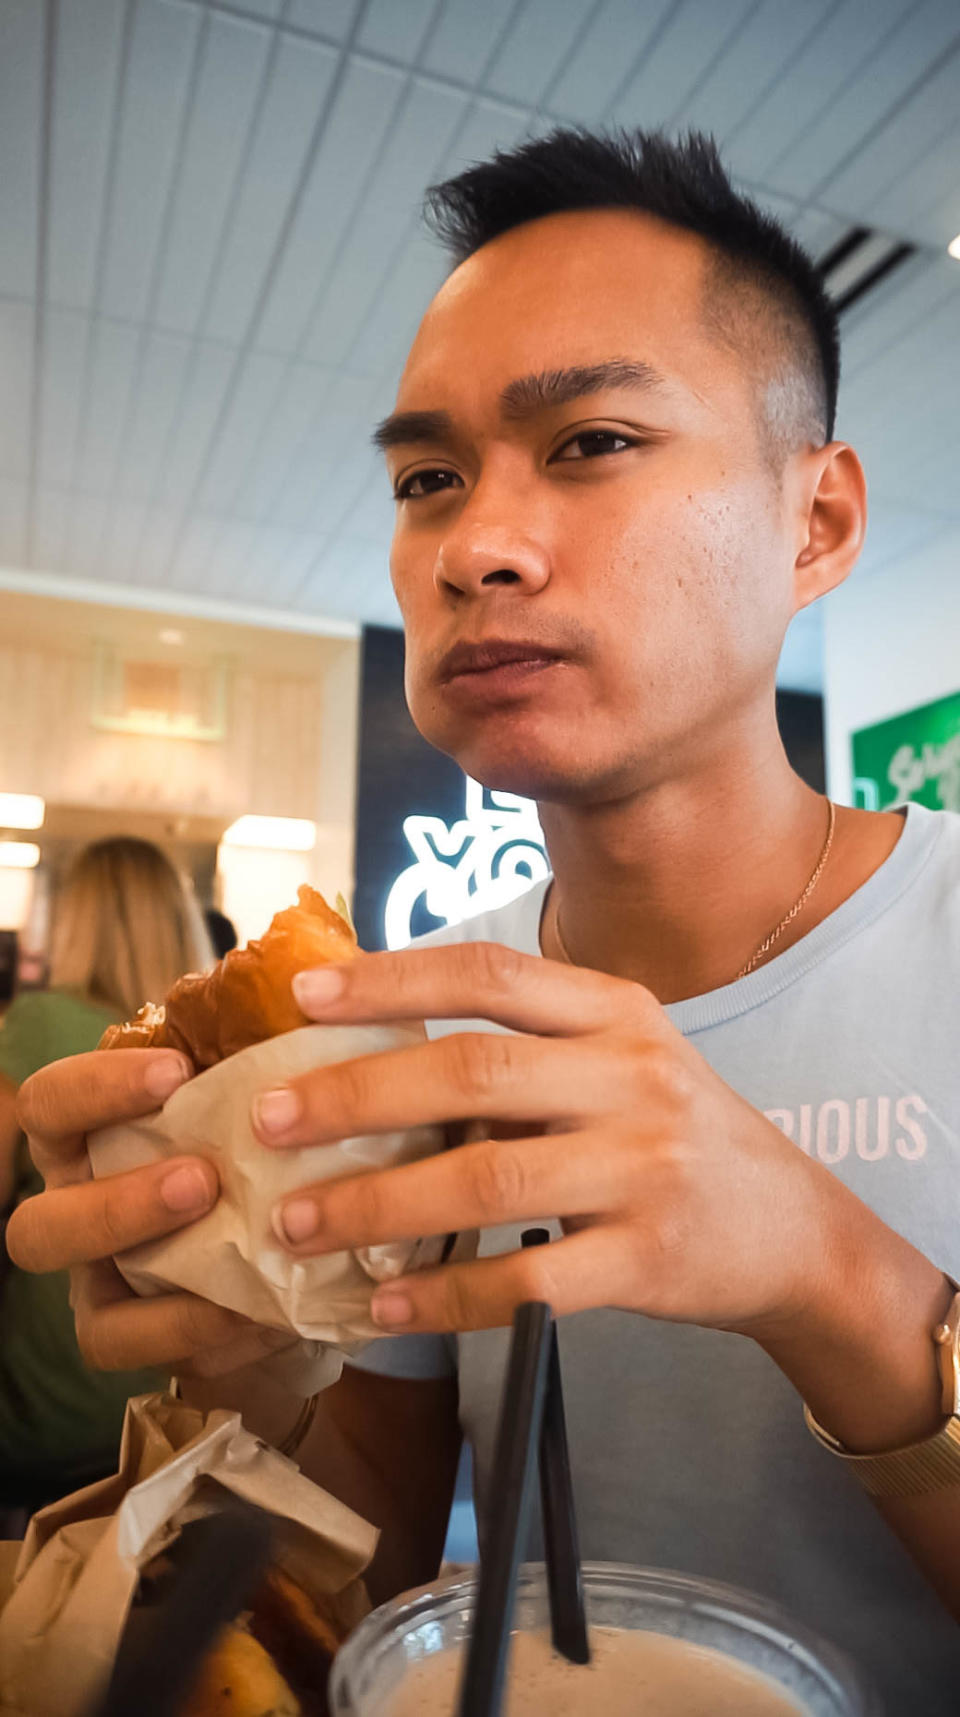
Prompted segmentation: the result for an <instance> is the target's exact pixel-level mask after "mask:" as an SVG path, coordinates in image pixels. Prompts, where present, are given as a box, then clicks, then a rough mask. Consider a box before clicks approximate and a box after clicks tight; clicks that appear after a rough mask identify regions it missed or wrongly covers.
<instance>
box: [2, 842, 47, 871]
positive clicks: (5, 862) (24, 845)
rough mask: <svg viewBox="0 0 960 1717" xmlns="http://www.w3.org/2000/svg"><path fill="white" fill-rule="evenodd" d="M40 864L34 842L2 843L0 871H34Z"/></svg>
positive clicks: (38, 850) (37, 848)
mask: <svg viewBox="0 0 960 1717" xmlns="http://www.w3.org/2000/svg"><path fill="white" fill-rule="evenodd" d="M39 863H40V848H39V847H38V846H37V845H36V843H35V842H34V841H0V870H33V869H34V868H35V866H36V865H38V864H39Z"/></svg>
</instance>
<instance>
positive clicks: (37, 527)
mask: <svg viewBox="0 0 960 1717" xmlns="http://www.w3.org/2000/svg"><path fill="white" fill-rule="evenodd" d="M32 503H33V505H32V511H33V530H32V533H31V535H32V545H31V546H32V551H33V561H34V564H35V565H36V566H38V567H47V566H65V565H67V564H68V563H67V513H68V510H69V504H70V501H69V496H68V494H67V492H66V490H65V489H35V490H34V492H33V497H32Z"/></svg>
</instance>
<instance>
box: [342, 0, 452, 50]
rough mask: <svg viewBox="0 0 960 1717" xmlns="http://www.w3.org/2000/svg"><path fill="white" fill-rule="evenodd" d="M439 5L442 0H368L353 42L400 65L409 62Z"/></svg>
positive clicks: (420, 47)
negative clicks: (400, 0) (397, 1)
mask: <svg viewBox="0 0 960 1717" xmlns="http://www.w3.org/2000/svg"><path fill="white" fill-rule="evenodd" d="M442 9H443V0H404V4H403V5H402V6H398V5H397V3H396V0H368V4H367V6H366V8H365V9H364V12H363V17H362V19H361V21H360V24H359V28H358V29H357V32H356V35H355V36H354V45H355V46H356V47H357V48H358V49H359V50H361V51H362V50H364V49H366V50H367V51H368V52H370V53H373V54H384V55H385V56H386V57H387V58H388V59H391V60H398V61H399V62H400V64H401V65H408V66H412V65H414V64H415V63H416V61H417V60H419V58H420V54H421V50H422V48H423V46H424V43H425V41H426V38H427V35H428V32H429V29H430V25H431V23H432V22H433V21H434V19H435V18H437V17H438V16H439V14H440V12H441V11H442Z"/></svg>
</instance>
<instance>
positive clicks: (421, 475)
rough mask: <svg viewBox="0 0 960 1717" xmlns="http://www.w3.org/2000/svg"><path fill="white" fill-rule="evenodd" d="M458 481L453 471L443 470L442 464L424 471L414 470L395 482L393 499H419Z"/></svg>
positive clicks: (451, 485) (447, 487) (449, 487)
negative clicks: (398, 481) (400, 480)
mask: <svg viewBox="0 0 960 1717" xmlns="http://www.w3.org/2000/svg"><path fill="white" fill-rule="evenodd" d="M459 481H460V479H459V477H458V476H457V474H456V472H455V471H445V470H444V469H443V467H442V466H436V467H434V468H433V469H431V470H426V471H414V472H412V473H411V475H410V476H409V477H404V478H403V480H402V482H400V483H398V484H397V486H396V488H395V489H394V491H393V498H394V500H395V501H419V500H422V499H423V498H424V496H426V495H437V494H439V493H440V491H441V489H452V488H453V486H454V484H455V483H459ZM418 485H419V487H418Z"/></svg>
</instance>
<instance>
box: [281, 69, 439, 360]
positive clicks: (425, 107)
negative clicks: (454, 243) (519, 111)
mask: <svg viewBox="0 0 960 1717" xmlns="http://www.w3.org/2000/svg"><path fill="white" fill-rule="evenodd" d="M465 111H466V109H465V101H464V97H463V96H461V95H459V94H458V93H457V92H455V91H452V90H448V89H442V88H439V87H437V86H435V85H432V84H425V83H421V82H419V81H417V80H414V81H413V82H412V84H411V86H410V89H409V90H408V92H407V95H406V97H405V99H404V101H403V103H402V106H401V107H400V109H399V111H398V113H397V117H396V122H395V124H394V126H393V128H392V130H391V131H390V134H389V138H388V140H387V142H386V145H385V158H384V160H383V161H382V163H381V164H380V170H379V171H378V172H377V174H376V177H375V178H374V180H373V181H372V183H371V185H370V187H369V189H368V190H367V194H366V196H365V197H364V198H363V200H362V202H361V203H360V206H359V208H358V210H357V214H356V218H355V220H354V222H353V223H352V224H351V227H350V230H349V231H348V232H345V233H344V234H343V238H342V241H341V245H340V250H339V254H338V256H337V258H336V263H335V266H334V268H333V269H332V271H331V273H330V275H329V277H328V279H327V280H326V282H325V283H324V287H323V290H322V292H321V294H320V295H319V297H318V299H317V304H316V308H315V310H314V313H313V318H312V323H311V326H310V329H309V331H308V333H307V335H306V337H305V340H304V346H303V353H304V356H305V357H306V359H307V360H308V362H310V363H315V364H330V363H335V362H336V361H337V360H338V359H340V360H343V359H344V358H347V357H348V356H349V352H350V348H351V346H352V344H353V342H354V340H355V339H356V337H357V335H358V334H359V332H360V330H361V328H362V326H363V321H364V318H365V316H366V315H367V313H368V311H369V310H370V309H371V307H372V305H373V303H374V300H375V298H376V296H377V292H378V290H379V287H380V284H381V282H383V281H384V280H387V281H389V280H390V278H391V276H392V274H393V270H394V267H395V266H396V260H397V256H398V254H399V252H400V251H401V250H402V248H403V246H404V243H405V241H406V239H407V238H408V236H409V235H410V233H411V231H412V230H413V229H414V228H415V226H416V225H418V224H419V206H420V197H421V196H422V194H423V187H424V185H426V184H427V183H428V182H429V181H430V180H432V179H433V177H434V175H435V173H436V170H437V169H438V167H439V166H440V163H441V162H442V161H443V159H444V157H445V155H446V154H447V152H448V150H449V148H450V146H451V144H452V141H453V138H454V135H455V133H456V130H457V128H458V126H459V125H460V124H461V122H462V120H463V118H464V114H465Z"/></svg>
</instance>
